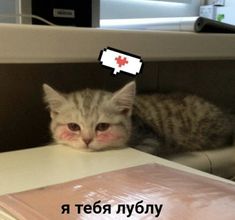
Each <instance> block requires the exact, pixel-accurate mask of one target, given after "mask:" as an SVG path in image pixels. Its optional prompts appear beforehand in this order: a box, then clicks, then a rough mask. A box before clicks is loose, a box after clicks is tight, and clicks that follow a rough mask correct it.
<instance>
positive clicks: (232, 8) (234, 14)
mask: <svg viewBox="0 0 235 220" xmlns="http://www.w3.org/2000/svg"><path fill="white" fill-rule="evenodd" d="M217 14H224V15H225V16H224V19H223V22H226V23H229V24H233V25H235V1H234V0H226V1H225V6H224V7H217Z"/></svg>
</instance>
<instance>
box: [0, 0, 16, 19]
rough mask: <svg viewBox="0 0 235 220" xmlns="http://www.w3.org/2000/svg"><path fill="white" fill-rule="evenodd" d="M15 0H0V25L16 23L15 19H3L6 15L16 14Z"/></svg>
mask: <svg viewBox="0 0 235 220" xmlns="http://www.w3.org/2000/svg"><path fill="white" fill-rule="evenodd" d="M16 1H17V0H0V23H16V22H17V21H18V18H16V17H4V15H6V14H11V15H14V14H15V13H16V7H17V4H16Z"/></svg>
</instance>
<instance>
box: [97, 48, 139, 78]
mask: <svg viewBox="0 0 235 220" xmlns="http://www.w3.org/2000/svg"><path fill="white" fill-rule="evenodd" d="M98 60H99V61H100V62H101V64H102V65H103V66H107V67H111V68H113V69H114V71H113V74H115V75H116V74H117V73H120V71H123V72H126V73H129V74H131V75H136V74H138V73H139V72H140V70H141V67H142V64H143V62H142V60H141V58H140V57H138V56H136V55H133V54H129V53H127V52H123V51H119V50H116V49H114V48H111V47H107V48H105V49H103V50H102V51H101V52H100V56H99V58H98Z"/></svg>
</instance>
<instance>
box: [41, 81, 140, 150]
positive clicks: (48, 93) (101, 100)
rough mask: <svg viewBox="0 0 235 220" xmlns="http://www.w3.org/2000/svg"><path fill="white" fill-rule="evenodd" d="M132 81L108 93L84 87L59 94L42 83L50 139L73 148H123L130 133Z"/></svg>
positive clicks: (133, 94)
mask: <svg viewBox="0 0 235 220" xmlns="http://www.w3.org/2000/svg"><path fill="white" fill-rule="evenodd" d="M135 87H136V86H135V82H130V83H128V84H127V85H125V86H124V87H123V88H121V89H120V90H118V91H116V92H114V93H111V92H107V91H102V90H91V89H85V90H82V91H78V92H74V93H69V94H62V93H60V92H58V91H56V90H54V89H53V88H51V87H50V86H48V85H46V84H44V85H43V89H44V93H45V96H44V100H45V102H46V103H47V105H48V108H49V110H50V116H51V124H50V129H51V132H52V135H53V138H54V140H55V141H56V142H57V143H59V144H66V145H69V146H71V147H73V148H77V149H86V150H102V149H106V148H114V147H123V146H125V144H126V142H127V141H128V139H129V136H130V133H131V119H130V116H131V113H132V107H133V103H134V98H135V90H136V89H135Z"/></svg>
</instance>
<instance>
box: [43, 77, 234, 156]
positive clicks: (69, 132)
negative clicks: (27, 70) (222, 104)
mask: <svg viewBox="0 0 235 220" xmlns="http://www.w3.org/2000/svg"><path fill="white" fill-rule="evenodd" d="M43 88H44V93H45V97H44V100H45V102H46V103H47V104H48V107H49V110H50V116H51V125H50V129H51V132H52V135H53V138H54V140H55V142H56V143H59V144H65V145H68V146H71V147H73V148H77V149H85V150H103V149H108V148H116V147H125V146H132V147H135V148H137V149H140V150H142V151H145V152H148V153H151V154H155V155H159V156H166V155H169V154H173V153H179V152H184V151H195V150H205V149H211V148H218V147H222V146H225V145H229V144H231V142H232V134H233V127H232V123H231V122H230V120H229V119H228V117H227V116H226V115H225V114H224V113H223V112H222V111H221V110H220V109H219V108H218V107H216V106H215V105H213V104H211V103H209V102H207V101H205V100H204V99H202V98H200V97H198V96H195V95H182V94H172V95H163V94H152V95H138V96H135V93H136V85H135V82H130V83H128V84H127V85H125V86H124V87H123V88H121V89H120V90H118V91H116V92H114V93H111V92H107V91H102V90H91V89H85V90H82V91H78V92H73V93H70V94H62V93H60V92H58V91H56V90H54V89H53V88H51V87H50V86H48V85H46V84H44V85H43Z"/></svg>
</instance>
